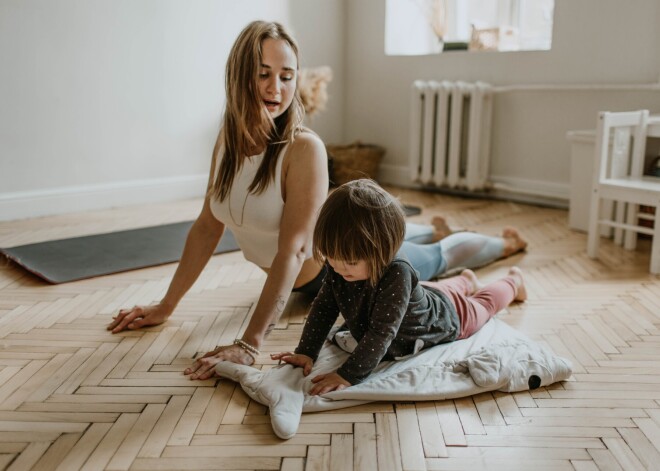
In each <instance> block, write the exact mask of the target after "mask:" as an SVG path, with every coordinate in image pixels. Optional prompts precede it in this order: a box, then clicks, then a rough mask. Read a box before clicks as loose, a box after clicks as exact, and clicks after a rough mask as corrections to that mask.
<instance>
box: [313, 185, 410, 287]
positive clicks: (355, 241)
mask: <svg viewBox="0 0 660 471" xmlns="http://www.w3.org/2000/svg"><path fill="white" fill-rule="evenodd" d="M405 231H406V221H405V214H404V212H403V208H402V206H401V203H399V201H398V200H397V199H396V198H394V197H393V196H392V195H390V194H389V193H388V192H386V191H385V190H383V189H382V188H381V187H380V186H378V184H377V183H376V182H374V181H373V180H367V179H361V180H354V181H351V182H348V183H345V184H343V185H342V186H340V187H339V188H337V189H336V190H335V191H334V192H333V193H332V194H331V195H330V196H328V199H327V200H326V201H325V203H324V204H323V207H321V212H320V214H319V218H318V220H317V222H316V227H315V228H314V258H315V259H316V260H317V261H319V262H322V261H323V258H324V257H329V258H332V259H335V260H340V261H344V262H357V261H359V260H365V261H366V262H367V266H368V267H369V281H370V282H371V285H372V286H375V285H376V284H377V283H378V280H379V279H380V278H381V277H382V276H383V272H384V271H385V268H386V267H387V265H389V264H390V262H391V261H392V260H393V259H394V256H395V255H396V253H397V251H398V250H399V248H400V247H401V244H402V243H403V239H404V236H405Z"/></svg>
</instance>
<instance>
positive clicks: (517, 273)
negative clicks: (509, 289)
mask: <svg viewBox="0 0 660 471" xmlns="http://www.w3.org/2000/svg"><path fill="white" fill-rule="evenodd" d="M507 275H508V276H509V278H512V279H513V282H514V283H515V284H516V297H515V298H514V299H513V300H514V301H518V302H523V301H525V300H526V299H527V288H525V282H524V280H523V273H522V270H521V269H520V268H518V267H511V268H509V273H508V274H507Z"/></svg>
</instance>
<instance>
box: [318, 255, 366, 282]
mask: <svg viewBox="0 0 660 471" xmlns="http://www.w3.org/2000/svg"><path fill="white" fill-rule="evenodd" d="M327 260H328V263H329V264H330V266H331V267H332V269H333V270H334V271H336V272H337V273H338V274H340V275H341V276H343V277H344V279H345V280H346V281H360V280H368V279H369V267H368V265H367V262H366V261H365V260H358V261H356V262H344V261H341V260H335V259H333V258H329V257H328V259H327Z"/></svg>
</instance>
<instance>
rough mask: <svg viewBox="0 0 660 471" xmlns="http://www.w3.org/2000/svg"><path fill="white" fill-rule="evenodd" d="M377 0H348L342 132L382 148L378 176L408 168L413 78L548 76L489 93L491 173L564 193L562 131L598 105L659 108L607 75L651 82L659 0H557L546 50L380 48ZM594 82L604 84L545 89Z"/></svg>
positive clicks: (659, 59)
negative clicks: (403, 52) (400, 51)
mask: <svg viewBox="0 0 660 471" xmlns="http://www.w3.org/2000/svg"><path fill="white" fill-rule="evenodd" d="M384 3H385V2H383V1H381V0H362V1H359V2H348V3H347V18H348V20H347V21H348V22H347V35H348V39H347V41H348V44H350V45H351V47H349V48H348V50H347V51H348V53H347V65H346V69H347V75H346V80H347V84H348V85H347V97H346V100H347V101H346V108H345V111H346V120H345V128H344V130H345V138H346V140H349V141H350V140H353V139H361V140H362V141H367V142H375V143H379V144H381V145H383V146H385V147H386V148H387V151H388V152H387V155H386V157H385V161H384V165H383V167H382V171H381V179H382V180H384V181H388V182H392V183H399V184H410V181H409V180H408V177H407V167H406V166H407V158H408V157H407V147H408V110H409V103H408V100H409V89H410V84H411V83H412V81H413V80H415V79H436V80H438V79H447V80H466V81H476V80H483V81H487V82H490V83H492V84H493V85H495V86H506V85H517V84H522V85H525V84H550V85H551V87H550V88H546V89H544V90H541V91H525V90H518V91H511V92H507V93H500V94H498V95H497V96H496V99H495V107H494V108H495V112H494V127H493V130H494V135H493V145H492V161H491V174H492V176H493V179H494V180H496V181H499V182H503V183H506V184H508V185H510V186H513V187H516V188H514V189H524V188H528V187H529V188H534V189H536V190H538V189H539V188H540V189H541V191H540V192H541V193H547V194H548V196H555V197H558V198H560V199H561V198H567V197H568V185H569V167H570V148H569V143H568V141H567V140H566V131H568V130H571V129H590V128H594V127H595V122H596V113H597V111H598V110H604V109H610V110H617V109H634V108H642V107H644V108H649V109H651V110H652V111H655V112H658V113H660V91H657V90H656V91H636V90H632V89H631V90H625V89H622V90H615V89H611V88H612V87H609V86H611V85H616V84H650V83H658V82H659V81H660V54H658V51H659V50H660V48H659V46H660V33H659V32H658V24H660V2H658V1H657V0H635V1H634V2H631V3H626V4H624V3H621V2H620V1H618V0H581V1H579V2H576V1H574V0H556V4H555V19H554V34H553V44H552V50H551V51H539V52H517V53H485V52H481V53H478V52H450V53H443V54H439V55H435V56H420V57H394V56H390V57H388V56H386V55H385V54H384V53H383V44H384V24H385V18H384V15H385V5H384ZM571 84H600V85H602V86H605V87H609V88H608V89H605V90H602V91H599V90H592V91H589V90H552V86H569V85H571Z"/></svg>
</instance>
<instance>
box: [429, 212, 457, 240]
mask: <svg viewBox="0 0 660 471" xmlns="http://www.w3.org/2000/svg"><path fill="white" fill-rule="evenodd" d="M431 225H432V226H433V242H437V241H439V240H442V239H444V238H445V237H447V236H448V235H450V234H451V233H452V232H454V231H452V230H451V228H450V227H449V224H447V220H446V219H445V218H443V217H442V216H435V217H434V218H433V219H432V220H431Z"/></svg>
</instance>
